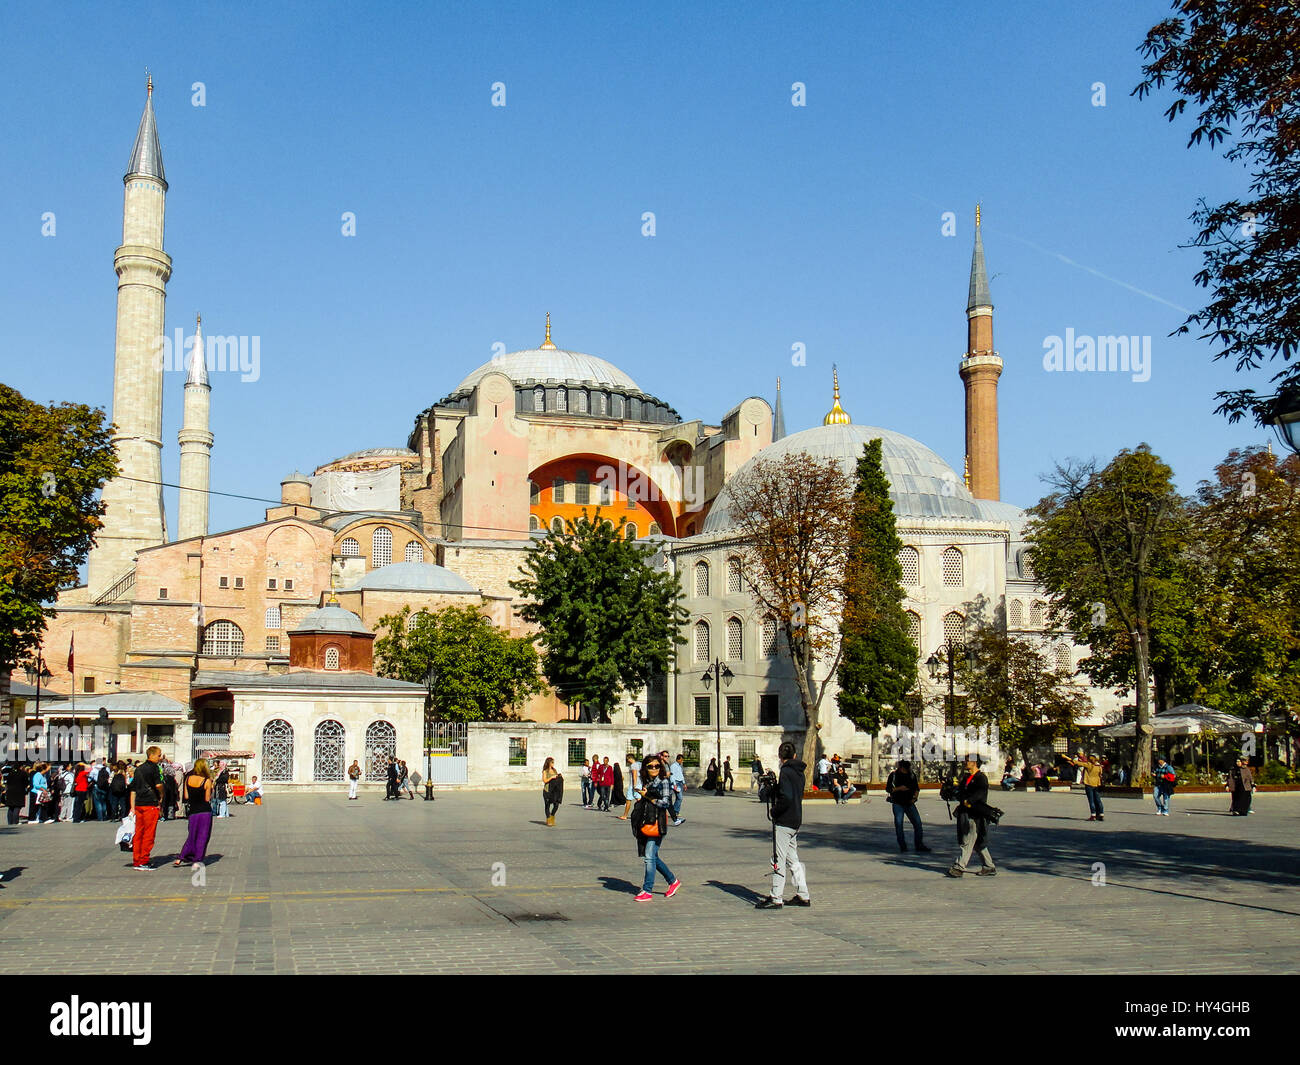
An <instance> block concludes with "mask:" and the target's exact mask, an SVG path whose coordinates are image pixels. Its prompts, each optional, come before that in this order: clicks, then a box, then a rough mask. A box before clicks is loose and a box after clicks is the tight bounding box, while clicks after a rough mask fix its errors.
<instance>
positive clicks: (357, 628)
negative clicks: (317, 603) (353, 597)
mask: <svg viewBox="0 0 1300 1065" xmlns="http://www.w3.org/2000/svg"><path fill="white" fill-rule="evenodd" d="M289 631H290V632H352V633H358V634H360V635H364V636H369V635H371V633H370V630H369V629H368V628H366V626H365V624H364V623H363V622H362V621H361V619H360V618H359V617H357V616H356V614H354V613H352V611H351V610H344V609H343V608H342V607H341V606H323V607H320V608H318V609H316V610H313V611H312V612H311V613H310V614H308V615H307V616H306V617H305V618H303V619H302V621H300V622H299V623H298V624H297V625H295V626H294V627H293V628H292V629H291V630H289Z"/></svg>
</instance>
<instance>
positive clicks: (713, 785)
mask: <svg viewBox="0 0 1300 1065" xmlns="http://www.w3.org/2000/svg"><path fill="white" fill-rule="evenodd" d="M704 790H705V791H717V790H718V760H717V759H716V758H710V759H709V768H708V769H706V770H705V771H704Z"/></svg>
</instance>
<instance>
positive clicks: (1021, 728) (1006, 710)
mask: <svg viewBox="0 0 1300 1065" xmlns="http://www.w3.org/2000/svg"><path fill="white" fill-rule="evenodd" d="M966 647H967V649H968V650H970V651H973V652H974V654H975V657H974V664H973V665H971V664H969V660H968V659H967V658H965V657H964V656H963V658H962V660H961V662H960V666H959V669H958V673H957V676H958V678H959V681H960V683H961V685H962V688H963V689H964V690H965V692H966V702H965V708H964V711H963V714H962V717H963V718H964V720H963V721H962V722H960V723H961V724H964V725H978V726H982V727H988V726H996V727H997V730H998V741H999V743H1000V745H1001V746H1002V748H1003V749H1004V750H1007V751H1017V752H1022V753H1023V752H1024V751H1026V750H1027V749H1028V748H1029V747H1032V746H1034V745H1036V744H1039V743H1045V742H1047V741H1048V740H1049V739H1051V738H1053V737H1054V736H1059V735H1068V734H1069V733H1070V732H1072V731H1073V729H1074V723H1075V721H1076V720H1077V719H1078V718H1080V717H1083V716H1085V715H1086V714H1087V713H1088V712H1089V711H1090V709H1091V707H1092V702H1091V700H1089V698H1088V696H1087V694H1086V693H1085V692H1083V691H1082V690H1080V689H1079V688H1077V687H1076V686H1075V685H1074V684H1072V683H1071V680H1070V674H1069V673H1068V672H1066V671H1064V670H1058V669H1056V668H1055V667H1054V666H1053V664H1052V662H1051V660H1050V658H1049V656H1048V654H1047V653H1046V651H1045V649H1044V647H1043V646H1042V644H1041V642H1040V641H1038V640H1035V639H1033V638H1030V637H1025V636H1013V635H1011V634H1009V633H1008V632H1007V631H1006V630H1005V629H1004V628H1003V627H1002V626H1001V625H998V624H987V625H980V626H978V627H976V628H974V629H972V630H971V632H970V634H969V635H968V637H967V640H966Z"/></svg>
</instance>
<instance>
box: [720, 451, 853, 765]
mask: <svg viewBox="0 0 1300 1065" xmlns="http://www.w3.org/2000/svg"><path fill="white" fill-rule="evenodd" d="M727 488H728V492H729V493H730V495H731V510H730V516H731V520H732V521H733V522H734V523H735V526H736V530H737V532H738V533H739V534H740V535H741V536H742V537H743V541H744V544H745V546H744V548H743V550H742V553H741V559H742V566H743V568H744V571H745V577H746V579H747V580H748V582H749V585H750V588H751V590H752V592H753V594H754V597H755V598H756V599H757V600H758V601H759V602H760V603H761V604H762V605H763V606H764V607H765V608H766V610H767V611H768V612H769V613H770V616H771V617H773V618H775V619H776V624H777V627H778V630H779V631H780V633H781V635H782V636H784V637H785V639H784V641H783V642H784V649H785V653H787V654H789V656H790V660H791V663H792V665H793V666H794V677H795V684H796V686H797V687H798V690H799V702H800V705H801V706H802V708H803V712H804V720H805V723H806V726H807V730H806V731H805V733H804V740H803V752H802V755H801V757H802V759H803V761H804V762H805V763H807V764H808V765H812V764H813V763H814V762H815V761H816V758H817V733H818V730H819V729H820V728H821V724H820V720H819V718H820V713H821V703H822V699H823V697H824V696H825V694H826V687H827V685H828V684H829V683H830V681H831V679H832V678H833V677H834V676H835V675H836V672H837V670H838V668H839V663H840V656H841V655H842V653H843V636H842V634H841V632H840V616H841V614H842V612H843V607H844V598H843V597H844V573H845V567H846V562H847V559H848V550H849V530H850V528H851V525H852V519H853V485H852V482H851V481H850V479H849V477H848V475H847V474H846V473H845V472H844V469H843V467H841V465H840V463H839V462H838V461H837V460H836V459H819V458H815V457H813V456H812V455H809V454H808V453H807V452H800V453H798V454H796V455H787V456H785V457H784V458H782V459H780V460H773V459H763V458H762V457H761V456H760V457H759V458H758V459H756V460H755V461H754V462H753V463H752V465H750V467H749V469H748V470H746V472H745V473H744V474H743V475H738V476H736V477H734V478H732V480H731V481H730V483H729V484H728V486H727Z"/></svg>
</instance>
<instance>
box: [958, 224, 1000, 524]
mask: <svg viewBox="0 0 1300 1065" xmlns="http://www.w3.org/2000/svg"><path fill="white" fill-rule="evenodd" d="M958 372H959V373H960V374H961V379H962V382H963V383H964V384H965V386H966V468H967V469H968V470H969V471H970V473H969V485H968V487H969V488H970V492H971V495H973V496H974V497H975V498H976V499H997V498H998V497H999V495H1000V487H999V484H998V377H1000V376H1001V374H1002V359H1001V358H1000V357H999V356H998V353H997V352H996V351H994V350H993V297H992V296H990V295H989V275H988V271H987V270H986V269H985V268H984V241H983V239H982V238H981V236H980V209H979V205H978V204H976V206H975V251H974V252H973V253H972V255H971V261H970V294H969V296H968V298H967V300H966V354H965V356H964V357H963V358H962V360H961V369H960V370H959V371H958Z"/></svg>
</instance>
